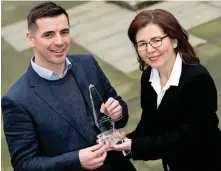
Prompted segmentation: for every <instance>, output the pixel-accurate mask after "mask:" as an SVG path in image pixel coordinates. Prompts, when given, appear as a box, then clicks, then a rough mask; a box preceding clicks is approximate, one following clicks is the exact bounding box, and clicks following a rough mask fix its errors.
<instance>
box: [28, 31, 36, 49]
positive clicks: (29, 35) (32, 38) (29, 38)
mask: <svg viewBox="0 0 221 171" xmlns="http://www.w3.org/2000/svg"><path fill="white" fill-rule="evenodd" d="M26 38H27V41H28V44H29V46H30V47H31V48H34V47H35V43H34V37H33V35H32V34H31V33H30V32H27V33H26Z"/></svg>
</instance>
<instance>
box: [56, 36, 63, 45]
mask: <svg viewBox="0 0 221 171" xmlns="http://www.w3.org/2000/svg"><path fill="white" fill-rule="evenodd" d="M55 44H56V45H62V44H63V38H62V36H61V35H57V36H56V38H55Z"/></svg>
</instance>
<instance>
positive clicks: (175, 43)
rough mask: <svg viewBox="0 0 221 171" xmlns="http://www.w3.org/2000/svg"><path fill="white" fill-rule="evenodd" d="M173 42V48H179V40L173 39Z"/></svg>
mask: <svg viewBox="0 0 221 171" xmlns="http://www.w3.org/2000/svg"><path fill="white" fill-rule="evenodd" d="M171 42H172V46H173V48H174V49H175V48H177V45H178V40H177V39H171Z"/></svg>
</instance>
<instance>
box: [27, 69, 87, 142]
mask: <svg viewBox="0 0 221 171" xmlns="http://www.w3.org/2000/svg"><path fill="white" fill-rule="evenodd" d="M27 73H28V80H29V84H30V87H32V88H33V90H34V92H35V93H36V94H37V95H38V96H39V97H40V98H41V99H42V100H43V101H44V102H45V103H47V104H48V105H49V106H50V107H51V108H52V109H53V110H54V112H55V113H56V114H58V115H59V116H60V117H61V118H63V119H64V120H65V121H66V122H68V123H69V124H70V125H71V126H73V127H74V128H75V129H76V130H77V131H79V133H81V134H82V136H83V137H84V139H85V140H87V141H88V142H90V140H89V139H88V136H87V135H86V134H85V132H84V131H83V130H82V129H81V127H82V125H80V123H79V122H76V120H75V119H74V117H73V113H72V111H71V110H69V108H67V107H64V106H63V105H62V103H60V102H59V101H58V99H57V98H56V96H55V95H54V94H53V93H52V91H51V90H50V89H49V87H48V86H47V83H45V82H44V81H43V80H42V78H41V77H39V76H38V75H37V73H35V71H34V70H33V68H32V67H31V66H30V67H29V69H28V72H27Z"/></svg>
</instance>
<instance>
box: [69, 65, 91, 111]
mask: <svg viewBox="0 0 221 171" xmlns="http://www.w3.org/2000/svg"><path fill="white" fill-rule="evenodd" d="M71 62H72V68H71V70H72V72H73V74H74V77H75V79H76V81H77V83H78V86H79V88H80V91H81V93H82V95H83V98H84V100H85V102H86V105H87V106H88V107H89V109H90V112H92V107H91V101H90V94H89V85H90V84H89V83H88V79H87V77H86V75H85V72H84V70H83V68H81V67H80V66H79V65H77V64H76V63H75V62H74V61H71Z"/></svg>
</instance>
